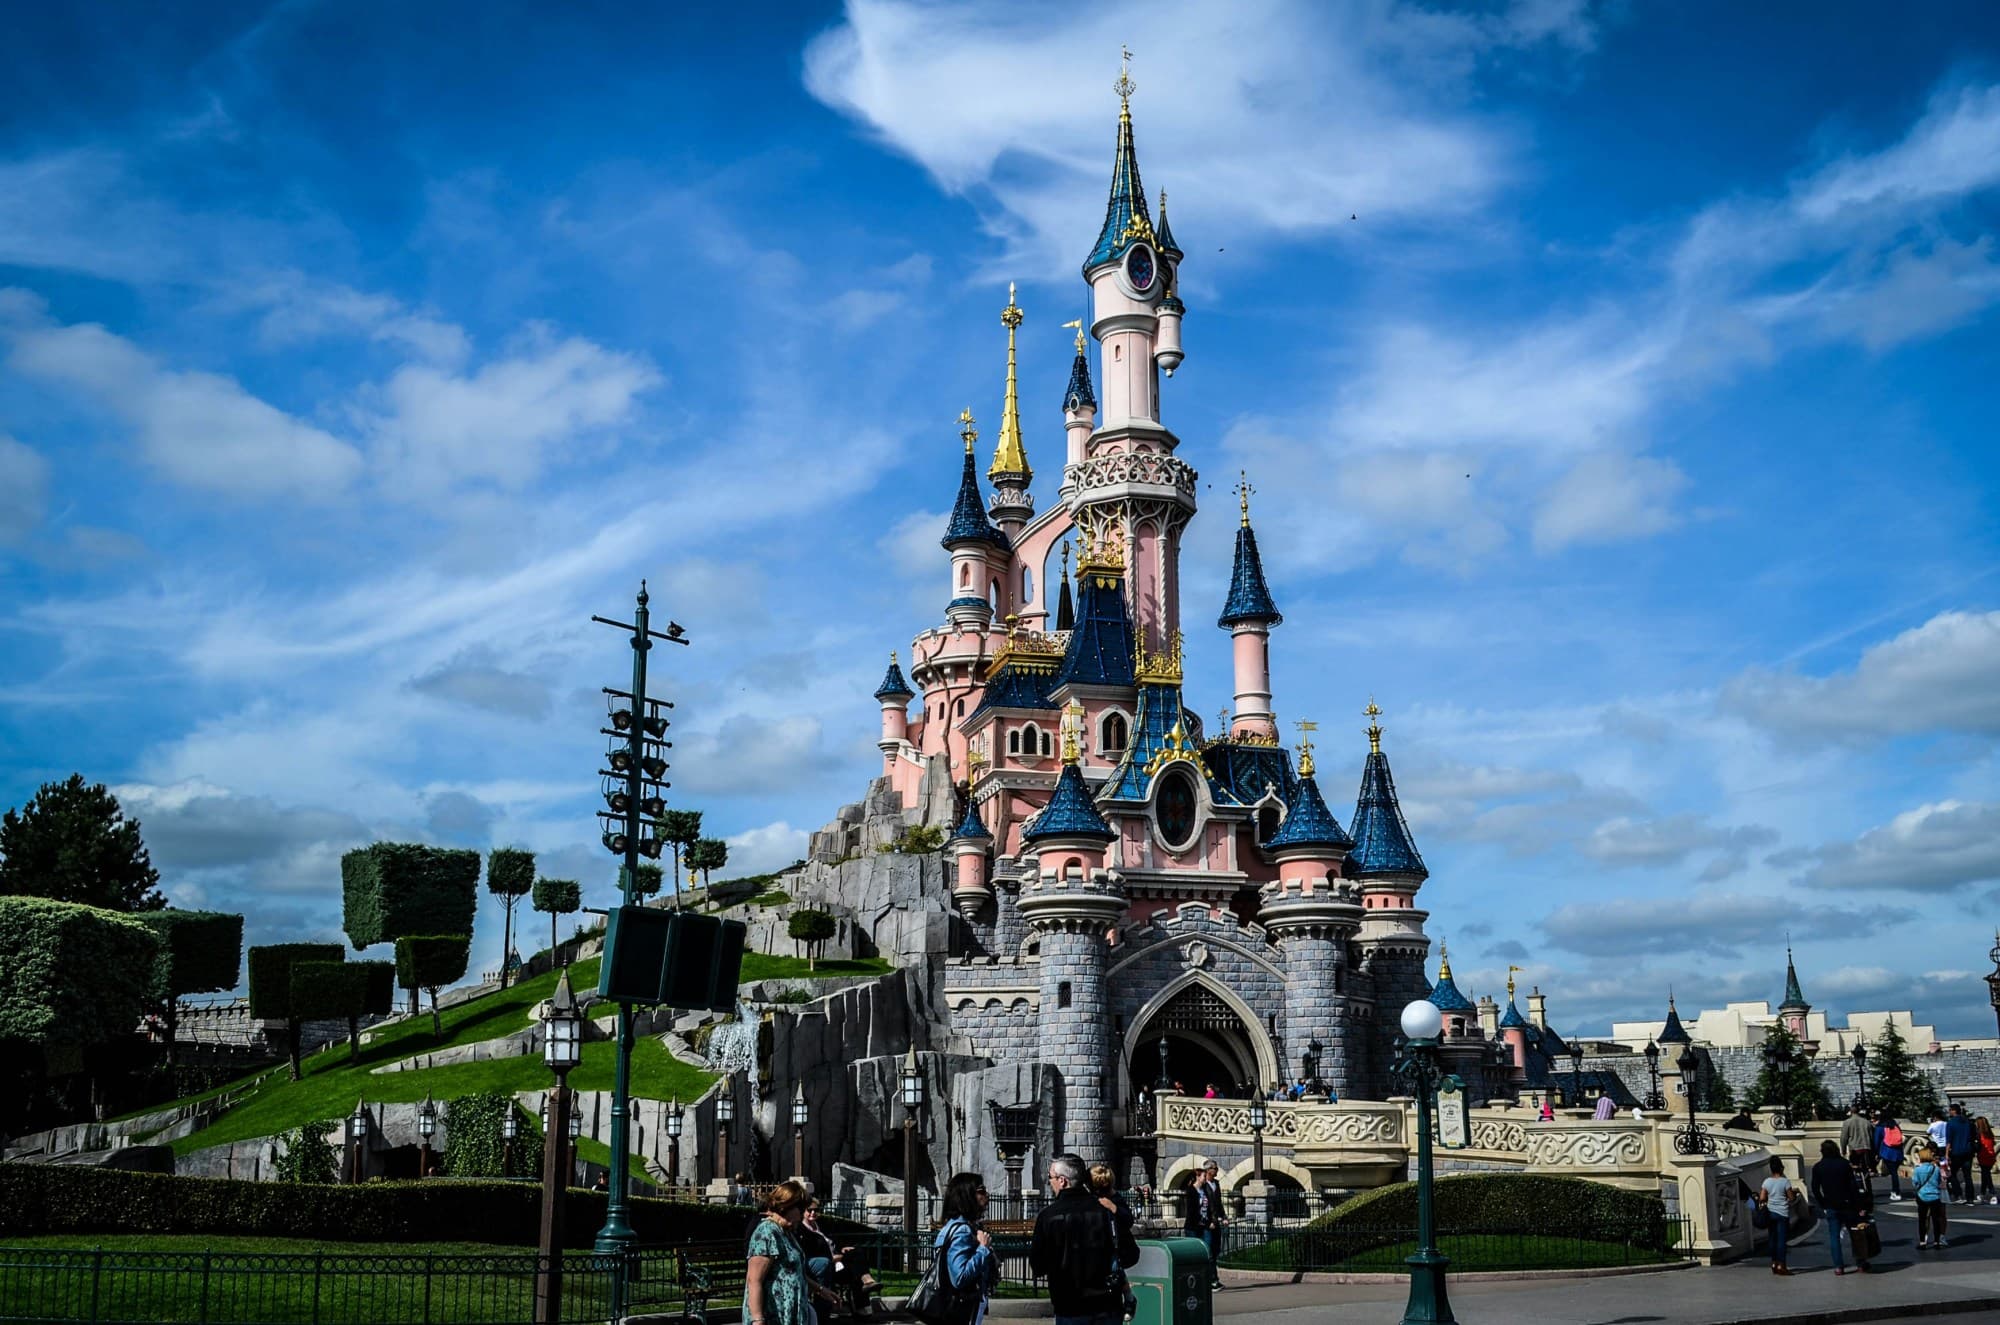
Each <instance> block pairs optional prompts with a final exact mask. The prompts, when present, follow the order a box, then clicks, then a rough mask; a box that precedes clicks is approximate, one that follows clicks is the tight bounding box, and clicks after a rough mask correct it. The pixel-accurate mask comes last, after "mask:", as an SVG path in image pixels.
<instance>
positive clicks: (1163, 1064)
mask: <svg viewBox="0 0 2000 1325" xmlns="http://www.w3.org/2000/svg"><path fill="white" fill-rule="evenodd" d="M1993 989H1994V994H1993V1001H1994V1004H1995V1005H1996V1006H2000V984H1996V985H1994V986H1993ZM1159 1051H1160V1075H1159V1076H1157V1077H1155V1078H1154V1079H1153V1093H1154V1094H1156V1095H1157V1094H1158V1093H1160V1092H1161V1091H1163V1090H1172V1089H1173V1088H1174V1079H1173V1078H1172V1077H1171V1076H1169V1075H1167V1037H1166V1036H1164V1035H1162V1036H1161V1037H1160V1040H1159Z"/></svg>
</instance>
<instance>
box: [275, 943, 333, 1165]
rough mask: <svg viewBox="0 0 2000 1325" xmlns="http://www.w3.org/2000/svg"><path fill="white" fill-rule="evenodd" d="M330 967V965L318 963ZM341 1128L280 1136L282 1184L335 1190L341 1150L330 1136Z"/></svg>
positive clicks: (328, 1125) (309, 1127)
mask: <svg viewBox="0 0 2000 1325" xmlns="http://www.w3.org/2000/svg"><path fill="white" fill-rule="evenodd" d="M317 964H318V965H327V964H329V963H317ZM338 1126H340V1124H339V1123H337V1122H333V1121H327V1122H319V1123H306V1124H304V1125H303V1126H300V1127H294V1128H293V1129H292V1130H291V1131H289V1132H280V1133H279V1134H278V1140H280V1141H282V1142H284V1145H285V1149H284V1153H283V1154H281V1155H279V1156H278V1162H277V1164H276V1165H275V1166H274V1169H275V1172H276V1173H277V1178H278V1181H279V1182H311V1183H318V1184H320V1185H322V1186H331V1185H332V1184H333V1183H334V1182H336V1181H338V1180H339V1178H340V1148H339V1147H338V1146H336V1145H334V1144H333V1143H331V1142H330V1141H328V1140H327V1139H326V1134H327V1133H328V1132H329V1131H331V1130H332V1129H333V1128H335V1127H338Z"/></svg>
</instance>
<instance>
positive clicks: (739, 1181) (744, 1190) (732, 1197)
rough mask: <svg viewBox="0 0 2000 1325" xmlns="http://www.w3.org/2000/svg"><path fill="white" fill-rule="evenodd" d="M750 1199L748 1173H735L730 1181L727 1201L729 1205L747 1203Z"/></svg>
mask: <svg viewBox="0 0 2000 1325" xmlns="http://www.w3.org/2000/svg"><path fill="white" fill-rule="evenodd" d="M751 1199H752V1198H751V1196H750V1175H749V1174H747V1173H739V1174H737V1175H736V1176H735V1178H733V1179H732V1180H731V1182H730V1187H729V1203H730V1204H731V1205H749V1204H750V1203H751Z"/></svg>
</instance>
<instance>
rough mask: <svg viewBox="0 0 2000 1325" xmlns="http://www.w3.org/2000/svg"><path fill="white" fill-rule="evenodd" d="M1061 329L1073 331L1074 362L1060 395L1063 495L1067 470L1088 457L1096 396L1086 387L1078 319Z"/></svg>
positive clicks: (1085, 361)
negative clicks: (1066, 441) (1061, 395)
mask: <svg viewBox="0 0 2000 1325" xmlns="http://www.w3.org/2000/svg"><path fill="white" fill-rule="evenodd" d="M1063 325H1064V326H1067V327H1074V328H1076V359H1075V360H1074V361H1073V362H1072V363H1071V364H1070V366H1069V386H1068V387H1067V388H1066V389H1065V390H1064V391H1063V435H1064V436H1065V438H1067V440H1068V447H1067V450H1066V452H1065V455H1064V457H1063V466H1064V468H1063V488H1064V490H1065V491H1067V490H1068V488H1069V484H1070V475H1069V468H1068V467H1069V466H1070V465H1079V464H1082V463H1083V460H1084V457H1085V456H1087V455H1088V454H1089V453H1090V430H1091V429H1092V428H1093V427H1095V426H1096V424H1097V392H1096V391H1094V390H1092V389H1091V385H1090V356H1089V354H1087V353H1086V352H1085V351H1084V335H1083V321H1082V319H1081V318H1079V319H1078V320H1077V321H1075V322H1066V323H1064V324H1063Z"/></svg>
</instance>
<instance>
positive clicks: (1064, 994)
mask: <svg viewBox="0 0 2000 1325" xmlns="http://www.w3.org/2000/svg"><path fill="white" fill-rule="evenodd" d="M1056 1006H1057V1007H1059V1008H1066V1007H1068V1006H1069V981H1067V980H1065V981H1063V982H1062V983H1061V984H1059V985H1057V986H1056Z"/></svg>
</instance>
